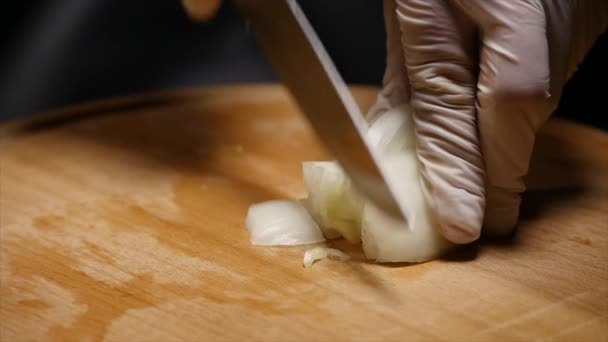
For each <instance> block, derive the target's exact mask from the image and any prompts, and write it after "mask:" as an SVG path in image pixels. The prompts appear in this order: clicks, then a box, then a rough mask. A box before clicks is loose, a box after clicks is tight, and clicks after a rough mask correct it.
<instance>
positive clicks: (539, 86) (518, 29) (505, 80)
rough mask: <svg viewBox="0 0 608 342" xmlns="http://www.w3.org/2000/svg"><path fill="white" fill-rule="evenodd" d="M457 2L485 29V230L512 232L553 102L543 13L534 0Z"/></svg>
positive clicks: (481, 105)
mask: <svg viewBox="0 0 608 342" xmlns="http://www.w3.org/2000/svg"><path fill="white" fill-rule="evenodd" d="M455 3H456V4H457V6H459V7H460V8H461V9H462V10H463V11H464V12H466V13H467V15H468V16H469V17H470V18H471V19H472V20H474V21H475V22H476V24H477V25H478V26H479V27H480V29H481V31H482V33H483V40H482V46H481V53H480V73H479V81H478V90H477V116H478V120H479V134H480V141H481V149H482V151H483V156H484V161H485V167H486V174H487V187H486V213H485V220H484V232H486V233H495V234H505V233H510V232H511V231H512V229H513V227H514V226H515V224H516V223H517V220H518V214H519V205H520V194H521V193H522V192H523V191H524V189H525V186H524V182H523V177H524V176H525V175H526V173H527V171H528V164H529V161H530V157H531V153H532V148H533V146H534V138H535V135H536V131H537V129H538V128H539V127H540V126H541V125H542V124H543V123H544V122H545V120H546V119H547V118H548V116H549V115H550V114H551V112H552V111H553V109H554V108H555V106H556V105H557V101H556V100H555V98H552V97H551V94H550V92H549V91H550V70H549V49H548V42H547V30H546V20H545V13H544V9H543V7H542V5H540V1H537V0H526V1H520V2H517V4H515V3H513V2H509V1H468V0H457V1H456V2H455Z"/></svg>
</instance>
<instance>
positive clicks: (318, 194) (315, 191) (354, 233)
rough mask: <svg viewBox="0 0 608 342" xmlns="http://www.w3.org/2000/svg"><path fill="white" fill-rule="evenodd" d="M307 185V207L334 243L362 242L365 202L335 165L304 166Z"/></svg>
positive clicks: (303, 171)
mask: <svg viewBox="0 0 608 342" xmlns="http://www.w3.org/2000/svg"><path fill="white" fill-rule="evenodd" d="M302 174H303V176H304V183H305V184H306V188H307V189H308V199H306V204H305V206H306V207H307V209H308V210H309V212H310V213H311V215H312V216H313V217H314V219H315V220H316V221H317V222H318V223H319V225H320V226H321V229H322V231H323V234H324V235H325V236H326V237H327V238H329V239H331V238H335V237H339V236H343V237H344V238H345V239H346V240H348V241H350V242H352V243H359V242H361V213H362V210H363V204H364V201H363V198H362V197H361V196H359V195H358V194H357V192H356V191H355V189H354V186H353V185H352V183H351V181H350V179H349V178H348V177H347V175H346V174H345V173H344V170H342V167H341V166H340V165H339V164H338V163H337V162H335V161H320V162H304V163H303V164H302Z"/></svg>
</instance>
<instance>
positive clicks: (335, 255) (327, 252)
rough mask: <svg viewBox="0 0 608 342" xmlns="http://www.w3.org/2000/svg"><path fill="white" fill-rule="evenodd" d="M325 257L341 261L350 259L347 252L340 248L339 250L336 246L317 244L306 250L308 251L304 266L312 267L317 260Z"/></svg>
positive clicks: (305, 255)
mask: <svg viewBox="0 0 608 342" xmlns="http://www.w3.org/2000/svg"><path fill="white" fill-rule="evenodd" d="M325 258H329V259H333V260H339V261H346V260H348V258H349V257H348V255H347V254H345V253H344V252H342V251H340V250H337V249H334V248H328V247H323V246H316V247H313V248H311V249H308V250H306V252H304V260H303V262H302V263H303V264H304V267H310V266H312V265H313V264H314V263H315V262H316V261H318V260H321V259H325Z"/></svg>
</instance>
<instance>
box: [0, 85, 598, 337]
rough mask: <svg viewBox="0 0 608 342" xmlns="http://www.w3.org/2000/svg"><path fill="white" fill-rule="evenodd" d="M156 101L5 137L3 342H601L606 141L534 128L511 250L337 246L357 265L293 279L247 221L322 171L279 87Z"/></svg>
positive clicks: (281, 254)
mask: <svg viewBox="0 0 608 342" xmlns="http://www.w3.org/2000/svg"><path fill="white" fill-rule="evenodd" d="M355 93H356V96H357V98H358V99H359V101H360V103H361V105H362V106H363V107H368V106H369V105H370V104H371V103H372V102H373V100H374V98H375V94H376V91H375V89H369V88H367V89H366V88H359V89H357V90H356V92H355ZM155 98H156V101H139V102H138V101H135V100H134V101H131V102H129V101H119V105H116V106H115V107H112V106H109V105H108V104H107V103H105V104H104V103H101V104H96V105H91V106H89V107H88V109H87V111H83V112H82V113H81V114H83V113H84V114H87V113H89V114H96V115H94V116H91V115H89V117H84V118H82V117H81V118H80V119H79V120H73V121H70V120H63V121H60V122H58V123H56V124H53V123H47V124H44V125H41V124H40V122H38V124H37V125H34V126H32V125H19V124H12V125H10V129H8V128H7V127H9V126H6V127H5V128H4V131H3V132H5V133H6V132H9V131H10V133H11V134H10V136H9V135H8V134H6V135H5V139H3V141H2V142H1V143H0V242H1V247H0V251H1V269H0V276H1V278H0V281H1V283H0V339H1V340H2V341H33V340H35V341H45V340H78V341H89V340H91V341H97V340H107V341H128V340H129V341H130V340H134V341H194V340H198V341H204V340H231V341H236V340H240V339H245V340H271V341H285V340H290V341H291V340H294V341H296V340H324V341H329V340H341V341H345V340H392V341H397V340H399V341H401V340H436V339H441V340H460V341H463V340H467V341H469V340H471V341H475V340H477V341H487V340H502V341H507V340H508V341H515V340H525V341H528V340H563V341H572V340H581V341H582V340H589V341H598V340H599V341H601V340H603V341H606V339H607V336H608V263H607V261H608V233H607V228H608V227H607V225H608V216H607V215H608V196H607V192H608V184H607V178H606V177H607V175H608V135H607V134H606V133H604V132H600V131H595V130H592V129H589V128H585V127H582V126H577V125H573V124H571V123H566V122H560V121H554V122H550V123H549V124H548V125H547V126H546V127H545V128H544V129H543V131H542V133H541V135H540V137H539V142H538V146H537V147H538V148H537V151H536V153H535V158H534V165H533V167H532V171H531V175H530V179H529V183H530V185H531V188H532V190H531V191H530V192H529V193H528V194H527V195H526V197H525V198H524V210H523V218H522V222H521V224H520V227H519V229H518V233H517V235H516V236H515V237H514V238H512V239H508V240H503V241H489V240H486V241H481V242H479V243H477V244H475V245H471V246H468V247H466V248H463V249H462V250H460V251H458V252H457V253H455V254H452V255H450V256H448V257H446V258H444V259H442V260H437V261H433V262H429V263H424V264H420V265H392V266H389V265H376V264H372V263H367V262H365V261H364V260H362V259H361V258H360V257H359V255H360V251H358V247H347V246H346V245H345V244H344V243H337V245H338V247H340V248H345V249H346V250H347V251H348V252H349V253H352V254H353V256H354V257H353V260H352V261H349V262H335V261H330V260H323V261H321V262H319V263H317V264H315V266H313V267H312V268H310V269H305V268H303V267H302V266H301V263H302V254H303V250H302V249H301V248H259V247H254V246H251V245H250V244H249V241H248V234H247V232H246V230H245V229H244V227H243V220H244V216H245V213H246V210H247V207H248V206H249V205H250V204H252V203H255V202H259V201H263V200H268V199H273V198H284V197H290V198H291V197H298V196H301V195H303V192H304V187H303V185H302V181H301V175H300V162H301V161H303V160H314V159H323V158H326V157H327V155H326V153H325V152H324V151H323V149H322V148H321V146H320V145H319V143H318V142H317V140H316V139H315V137H314V135H313V134H312V133H311V130H310V128H309V126H308V125H307V123H306V122H305V121H304V120H303V119H302V117H301V116H300V115H299V114H298V113H297V111H296V110H295V109H294V107H293V105H292V103H291V101H290V100H289V98H288V97H287V95H286V93H285V92H284V90H283V89H282V88H280V87H277V86H235V87H225V88H209V89H201V90H190V91H188V92H185V93H172V94H165V95H156V97H155ZM95 108H97V109H95ZM70 113H71V114H78V113H75V112H74V111H73V110H72V111H71V112H70ZM55 114H57V113H55ZM59 116H61V115H59ZM54 117H55V118H56V117H58V116H57V115H55V116H54Z"/></svg>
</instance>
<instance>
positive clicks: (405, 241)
mask: <svg viewBox="0 0 608 342" xmlns="http://www.w3.org/2000/svg"><path fill="white" fill-rule="evenodd" d="M368 138H369V139H370V143H371V145H372V148H374V149H377V151H378V152H379V154H380V155H379V158H380V162H381V163H382V167H383V168H384V169H385V171H386V174H387V178H388V180H389V183H390V184H391V186H392V187H393V190H394V191H395V195H396V197H397V198H396V199H397V201H399V202H400V203H401V204H402V205H403V206H404V207H405V211H406V212H405V217H406V218H407V222H404V221H402V220H397V219H395V218H393V217H391V216H389V215H387V214H386V213H384V212H383V211H381V210H380V209H378V208H376V207H375V206H374V205H373V204H372V203H369V202H368V203H366V205H365V209H364V211H363V220H362V240H363V250H364V251H365V255H366V256H367V257H368V258H369V259H375V260H377V261H380V262H422V261H427V260H430V259H433V258H436V257H438V256H440V255H441V254H443V253H445V252H446V250H447V249H448V248H449V247H450V246H451V245H452V244H451V243H449V242H448V241H447V240H445V239H444V238H443V237H442V236H441V235H440V233H439V230H438V227H437V225H436V224H435V221H434V219H433V217H432V215H431V211H430V209H429V207H428V205H427V203H426V199H425V197H424V191H423V183H422V180H421V177H420V163H419V161H418V158H417V154H416V139H415V138H416V136H415V131H414V122H413V118H412V113H411V109H410V108H409V107H408V106H405V105H403V106H399V107H396V108H393V109H391V110H390V111H388V112H387V113H385V114H384V115H383V116H381V117H380V118H378V119H377V120H376V121H375V122H374V123H373V124H372V126H371V127H370V129H369V131H368Z"/></svg>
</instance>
